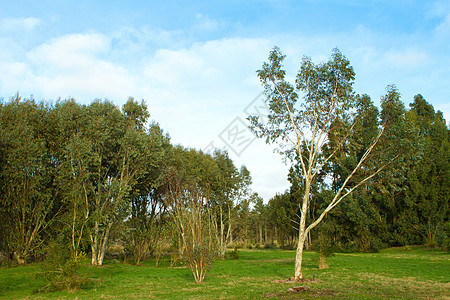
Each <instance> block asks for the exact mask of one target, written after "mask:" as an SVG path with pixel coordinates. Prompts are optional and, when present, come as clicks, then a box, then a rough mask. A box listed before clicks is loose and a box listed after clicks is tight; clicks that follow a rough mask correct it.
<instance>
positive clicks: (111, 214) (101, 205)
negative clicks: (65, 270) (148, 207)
mask: <svg viewBox="0 0 450 300" xmlns="http://www.w3.org/2000/svg"><path fill="white" fill-rule="evenodd" d="M57 109H58V110H59V112H58V115H59V117H60V122H61V127H60V129H61V134H63V135H65V139H64V140H65V145H64V151H63V153H64V156H63V158H64V159H63V163H62V167H61V178H60V185H61V186H62V188H63V189H64V191H65V197H66V201H67V203H68V207H70V220H71V221H70V228H71V236H72V238H71V244H72V248H73V251H74V253H75V254H77V253H78V250H79V246H80V242H81V241H83V240H84V237H85V236H87V237H88V243H89V245H90V247H91V251H92V264H93V265H102V263H103V259H104V255H105V252H106V247H107V245H108V241H109V236H110V232H111V228H112V227H113V225H115V224H117V223H118V222H120V221H122V220H123V219H124V218H125V217H127V216H128V214H129V208H130V197H129V192H130V190H131V187H132V185H133V184H135V183H136V180H137V178H139V177H140V176H141V174H143V173H144V172H145V171H146V167H148V166H149V164H150V162H151V161H153V160H156V158H155V156H158V153H156V152H158V151H159V150H155V149H154V148H153V147H152V146H154V144H152V142H153V141H152V138H153V137H152V136H151V135H149V134H147V132H146V131H145V126H144V125H145V123H146V121H147V118H148V112H147V108H146V106H145V104H144V103H141V104H139V103H137V102H135V101H134V99H129V101H128V102H127V103H126V104H125V106H124V110H123V112H122V111H120V109H119V108H118V107H116V106H115V105H113V104H112V103H111V102H108V101H99V100H97V101H94V102H92V103H91V104H90V105H89V106H84V105H79V104H77V103H75V101H73V100H69V101H66V102H63V103H60V104H59V105H57Z"/></svg>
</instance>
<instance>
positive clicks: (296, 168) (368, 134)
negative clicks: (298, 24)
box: [0, 51, 450, 282]
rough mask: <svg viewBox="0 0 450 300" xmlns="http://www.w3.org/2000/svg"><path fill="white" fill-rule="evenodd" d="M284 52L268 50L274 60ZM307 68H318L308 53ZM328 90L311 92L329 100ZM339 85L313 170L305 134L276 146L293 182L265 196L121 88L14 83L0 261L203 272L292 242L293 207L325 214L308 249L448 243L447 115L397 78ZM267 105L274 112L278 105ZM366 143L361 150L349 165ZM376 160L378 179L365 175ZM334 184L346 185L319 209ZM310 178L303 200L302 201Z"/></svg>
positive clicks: (2, 142)
mask: <svg viewBox="0 0 450 300" xmlns="http://www.w3.org/2000/svg"><path fill="white" fill-rule="evenodd" d="M272 54H277V53H276V51H274V52H272ZM280 57H281V56H280ZM280 57H278V58H274V57H272V58H271V59H272V65H271V66H272V68H273V67H274V66H275V67H276V66H277V64H276V63H277V62H279V61H277V59H278V60H282V59H280ZM333 59H334V60H331V62H330V64H324V65H320V66H317V68H316V69H314V70H315V71H317V70H319V71H321V72H322V71H323V72H325V73H326V72H328V71H329V70H330V69H331V68H333V67H336V65H337V64H336V65H333V64H332V62H336V60H339V59H341V62H342V60H344V58H342V57H341V56H339V53H335V56H334V57H333ZM344 62H345V61H344ZM266 66H269V65H266ZM304 66H310V67H311V68H314V66H312V65H311V64H308V61H304ZM269 67H270V66H269ZM305 68H306V67H305ZM327 68H328V69H327ZM314 70H313V71H314ZM269 71H270V70H269V69H264V68H263V69H262V70H261V71H259V77H260V79H261V81H262V82H263V81H264V80H267V78H269V79H271V80H272V79H273V74H272V75H270V74H269V73H267V72H269ZM272 71H274V69H272ZM275 71H277V70H275ZM275 71H274V72H275ZM278 71H280V70H278ZM278 71H277V72H278ZM310 71H311V70H310ZM319 71H317V72H319ZM350 71H352V70H350V69H348V72H350ZM264 72H266V73H264ZM280 72H281V71H280ZM325 73H324V74H325ZM279 74H281V73H278V75H277V76H279ZM299 74H300V75H302V74H303V75H304V74H306V73H299ZM308 74H309V73H308ZM326 74H331V73H326ZM333 74H334V73H333ZM349 74H350V75H349V78H350V79H352V77H353V76H354V74H353V75H352V74H351V73H349ZM300 75H299V77H298V78H301V76H300ZM264 76H266V77H264ZM305 76H306V75H305ZM308 76H309V75H308ZM330 76H331V75H330ZM277 78H278V79H277V80H278V81H277V84H278V83H280V82H282V83H283V84H284V81H283V79H282V78H281V77H280V76H279V77H277ZM316 79H317V78H316ZM350 79H349V80H350ZM299 80H300V79H299ZM310 80H311V78H307V80H306V81H308V82H310ZM317 80H319V81H320V80H322V81H323V80H326V78H325V77H320V76H319V77H318V79H317ZM306 81H305V82H306ZM263 84H264V82H263ZM283 84H279V85H275V88H274V89H273V90H272V91H270V90H269V89H268V86H265V90H266V93H267V94H268V97H269V94H270V93H272V94H271V95H272V96H273V97H275V98H276V97H279V96H280V95H281V94H289V93H290V92H292V90H290V89H289V86H288V85H283ZM299 86H300V88H299V89H301V88H302V86H301V84H299ZM279 87H282V88H283V89H284V90H282V91H281V90H279V89H278V88H279ZM346 88H347V87H346ZM348 88H349V89H351V85H349V87H348ZM325 92H326V91H325V90H320V91H318V92H317V93H316V95H321V96H322V97H323V98H326V97H327V96H326V95H325V94H324V93H325ZM347 92H348V95H349V96H348V99H347V98H346V101H347V102H346V104H345V105H346V106H345V105H344V104H342V105H344V106H342V107H345V109H346V111H347V112H350V114H348V115H345V116H344V115H343V114H342V115H339V116H337V118H336V119H335V120H334V121H333V122H334V123H331V125H330V127H327V128H333V130H331V129H330V130H329V131H327V132H328V135H327V139H326V141H325V142H323V143H321V144H320V149H318V150H316V151H317V152H316V153H317V157H316V159H317V161H318V162H319V164H320V169H318V172H317V173H316V174H315V179H314V180H313V181H311V182H308V185H307V186H306V185H305V184H306V183H305V180H304V175H305V170H306V169H304V167H303V166H302V165H304V162H305V161H311V160H308V158H307V155H309V153H311V151H312V150H311V149H312V148H310V147H309V146H308V144H307V143H304V142H301V143H300V144H299V145H298V146H299V148H301V149H303V152H302V151H301V150H299V151H297V152H295V151H291V150H290V149H288V150H285V149H286V148H282V149H280V152H282V153H284V155H285V156H286V157H287V158H288V160H287V161H289V162H290V169H289V176H288V178H287V180H288V181H289V182H290V188H289V189H288V190H286V191H280V192H279V193H278V194H276V195H274V196H273V197H272V198H271V199H270V200H269V201H268V202H264V201H263V199H262V198H261V197H260V196H258V194H257V191H252V190H251V188H250V185H251V182H252V178H251V174H250V172H249V170H248V169H247V168H246V167H245V166H236V165H235V164H234V162H233V161H232V159H231V158H230V157H229V155H228V153H227V151H226V150H220V149H218V150H216V151H215V152H214V153H212V154H208V153H204V152H202V151H200V150H196V149H191V148H186V147H183V146H182V145H173V144H172V143H171V140H170V136H169V134H168V133H167V132H165V131H164V130H163V129H162V128H161V127H160V125H159V124H158V123H157V122H156V121H151V119H150V113H151V108H148V107H147V106H146V104H145V102H144V101H136V100H135V99H133V98H129V99H128V101H127V102H126V104H124V105H123V107H118V106H116V105H114V104H113V103H112V102H110V101H107V100H95V101H93V102H92V103H91V104H89V105H84V104H80V103H78V102H77V101H76V99H67V100H59V101H56V102H45V101H36V100H34V99H33V98H30V99H25V98H22V97H21V96H20V95H19V94H17V95H16V96H13V97H12V98H10V99H7V100H2V101H1V102H0V195H1V196H0V197H1V198H0V219H1V220H2V221H1V222H0V253H1V254H0V262H1V264H2V265H16V264H18V265H22V264H28V263H31V262H34V261H43V260H46V259H49V257H51V255H59V260H60V261H61V262H62V263H64V262H67V261H71V262H74V263H76V262H77V261H79V260H80V259H85V258H86V257H89V259H90V261H91V264H92V265H102V264H103V262H104V260H105V259H110V258H114V259H120V260H125V261H127V262H131V263H134V264H140V263H142V262H143V261H145V260H147V259H149V258H152V259H156V264H157V263H158V259H159V258H161V257H167V256H169V257H170V261H171V264H173V265H174V266H176V265H177V264H178V263H180V262H183V263H185V264H186V265H187V266H188V268H189V269H190V270H191V271H192V273H193V274H194V279H195V281H196V282H201V281H203V279H204V278H205V275H206V272H207V270H208V269H209V268H210V267H211V266H212V263H213V261H214V260H215V259H225V258H226V257H227V254H229V253H227V249H235V250H236V249H238V248H250V249H251V248H260V249H267V248H282V249H295V248H296V247H297V244H298V242H299V222H300V221H299V219H300V218H301V216H303V217H304V219H305V222H306V224H310V223H311V222H313V221H314V220H316V219H318V218H319V217H320V221H321V222H319V223H318V224H317V228H315V229H314V230H310V231H307V234H306V236H305V240H304V247H305V249H306V250H311V249H312V250H316V251H318V252H319V253H328V252H377V251H380V250H382V249H385V248H388V247H396V246H406V245H427V246H428V247H431V248H437V247H439V248H442V249H446V250H447V251H449V250H450V240H449V238H450V222H449V207H448V200H449V195H450V191H449V188H450V182H449V178H450V166H449V158H450V155H449V154H450V151H449V150H450V149H449V145H450V144H449V141H450V130H449V127H448V126H447V124H446V120H445V119H444V117H443V114H442V112H440V111H435V109H434V107H433V105H432V104H430V102H428V101H427V100H426V99H424V97H422V96H421V95H420V94H417V95H416V96H415V97H414V99H412V101H411V104H410V105H409V108H407V107H406V106H405V104H404V103H403V101H402V99H401V95H400V92H399V91H398V90H397V88H396V87H395V86H394V85H391V86H388V87H387V89H386V96H383V97H382V98H381V99H380V108H377V107H376V106H375V105H374V103H373V101H372V100H371V99H370V97H369V96H368V95H356V94H355V93H354V92H353V90H349V91H347ZM275 98H270V97H269V98H268V99H275ZM294 98H295V97H290V98H289V99H294ZM330 99H333V96H331V98H330ZM407 100H408V101H409V100H410V99H407ZM273 103H275V102H271V103H270V104H271V106H270V108H271V111H272V112H273V113H274V116H275V115H277V114H278V116H279V114H280V113H281V110H280V108H279V107H277V106H276V105H275V104H273ZM286 103H287V102H286ZM287 107H288V110H289V107H290V106H289V105H287ZM292 107H293V106H292ZM292 107H291V108H292ZM324 107H325V106H324ZM322 109H324V108H322ZM305 111H308V110H305ZM289 114H291V112H290V110H289ZM350 115H351V117H349V116H350ZM249 120H250V121H251V123H252V125H253V129H254V131H255V133H256V134H257V135H258V136H260V137H263V136H264V135H265V134H266V135H268V134H269V135H271V136H269V137H268V140H271V139H272V141H275V140H276V139H277V138H278V137H279V136H280V135H282V134H283V132H287V131H288V130H289V128H288V127H287V125H283V123H281V122H278V121H277V120H276V119H275V117H274V119H271V120H272V121H273V122H272V123H271V125H272V126H275V125H276V126H278V127H277V128H275V127H271V129H270V130H266V131H264V130H263V129H264V126H262V124H260V123H258V120H257V119H255V118H252V117H251V116H250V117H249ZM316 121H317V118H316ZM338 121H339V122H340V123H337V122H338ZM274 124H275V125H274ZM258 126H259V127H258ZM283 126H284V127H283ZM294 127H295V126H294ZM294 127H292V128H291V129H293V130H295V129H296V128H294ZM258 128H259V129H258ZM265 128H267V127H265ZM275 129H276V130H275ZM381 129H383V130H381ZM258 130H260V131H258ZM261 130H262V131H261ZM280 130H281V131H282V132H280ZM349 130H350V131H351V133H352V134H351V135H349V134H347V132H348V131H349ZM380 130H381V132H382V133H383V134H382V135H381V134H380V135H379V136H378V133H379V132H380ZM343 138H345V142H343V143H341V142H340V141H341V139H343ZM374 139H375V140H376V143H375V144H373V147H372V146H371V145H372V141H373V140H374ZM369 148H370V150H371V153H370V154H371V156H370V159H368V160H367V161H365V165H364V167H362V168H360V170H359V171H358V172H352V170H354V169H355V170H356V168H355V166H359V164H358V162H359V161H360V160H361V158H365V154H364V153H367V149H369ZM283 151H284V152H283ZM330 153H332V154H333V155H329V154H330ZM392 158H395V159H392ZM379 166H383V168H378V167H379ZM372 170H376V174H375V176H367V175H366V174H367V173H370V172H371V171H372ZM349 174H351V175H352V176H349ZM347 178H348V180H347ZM365 178H367V180H366V179H365ZM344 181H345V184H344V185H343V182H344ZM361 181H364V184H362V185H361V186H359V184H358V182H361ZM341 186H342V187H344V186H345V188H343V189H342V190H343V191H346V190H350V189H351V193H348V195H347V194H346V197H345V199H343V200H342V201H341V202H340V200H339V201H338V202H340V203H339V204H338V205H335V207H334V204H333V207H332V208H333V209H332V210H330V211H328V210H327V211H326V212H325V213H324V211H325V210H326V209H327V206H328V204H329V203H330V201H333V200H332V199H333V197H335V195H336V194H339V193H341V191H340V187H341ZM352 187H355V189H354V190H353V189H352ZM356 187H357V188H356ZM305 189H307V191H308V205H307V206H305V211H302V209H303V207H302V206H301V201H300V200H299V199H301V198H302V197H303V195H304V194H305ZM333 203H334V202H333ZM336 204H337V203H336ZM305 212H306V213H305ZM322 214H323V217H322V216H321V215H322ZM302 247H303V244H302ZM61 262H60V263H61Z"/></svg>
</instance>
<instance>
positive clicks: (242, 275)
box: [0, 247, 450, 299]
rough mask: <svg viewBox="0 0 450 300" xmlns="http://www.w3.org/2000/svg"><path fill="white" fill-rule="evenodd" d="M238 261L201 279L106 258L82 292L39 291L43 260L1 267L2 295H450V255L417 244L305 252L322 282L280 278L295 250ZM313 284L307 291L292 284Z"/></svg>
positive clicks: (248, 253)
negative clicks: (295, 290)
mask: <svg viewBox="0 0 450 300" xmlns="http://www.w3.org/2000/svg"><path fill="white" fill-rule="evenodd" d="M239 255H240V259H239V260H225V261H220V260H219V261H216V262H215V265H214V267H213V269H212V270H211V271H210V272H209V273H208V275H207V278H206V280H205V282H204V283H202V284H195V283H194V280H193V276H192V274H191V273H190V271H189V270H188V269H187V268H183V267H180V268H170V267H169V261H168V260H163V261H162V262H161V263H160V267H159V268H155V267H154V263H153V262H152V261H148V262H145V263H144V264H143V265H142V266H134V265H127V264H123V263H120V262H114V261H106V263H105V265H104V266H102V267H93V266H89V265H88V262H87V264H86V266H84V267H83V270H82V272H84V273H85V274H87V275H88V276H89V277H90V278H91V279H92V281H91V283H90V284H89V285H88V286H85V287H84V288H83V289H81V290H79V291H76V292H67V291H61V292H52V293H39V294H36V293H33V291H35V290H36V289H38V288H39V287H41V286H43V285H44V282H43V279H42V278H40V277H36V276H35V274H36V272H37V271H38V270H39V265H38V264H32V265H27V266H21V267H15V268H1V269H0V298H1V299H67V298H77V299H98V298H107V299H142V298H158V299H261V298H267V297H276V298H283V299H298V298H302V299H342V298H344V299H450V255H449V254H448V253H444V252H441V251H437V250H426V249H424V248H423V247H414V248H411V249H410V250H409V251H404V249H402V248H400V249H388V250H385V251H382V252H380V253H373V254H367V253H350V254H346V253H338V254H336V255H335V256H333V257H331V258H330V259H329V260H328V264H329V266H330V268H328V269H324V270H320V269H318V267H317V254H316V253H314V252H306V254H305V263H304V269H305V276H306V277H307V278H312V277H313V276H314V275H315V278H316V281H312V282H304V283H293V282H286V283H280V282H279V281H281V280H284V279H287V278H289V277H291V276H292V275H293V265H294V251H283V250H241V251H240V252H239ZM296 285H307V286H309V288H310V291H308V292H302V293H301V294H291V293H289V292H288V291H287V289H288V288H290V287H293V286H296Z"/></svg>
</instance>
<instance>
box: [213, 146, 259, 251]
mask: <svg viewBox="0 0 450 300" xmlns="http://www.w3.org/2000/svg"><path fill="white" fill-rule="evenodd" d="M213 159H214V161H215V163H216V165H217V175H216V180H215V181H214V183H213V184H212V189H213V191H212V192H213V197H212V199H211V202H212V203H211V206H212V207H213V209H214V212H215V216H216V218H217V220H216V222H215V224H217V241H218V248H219V256H220V258H221V259H225V251H226V248H227V245H228V243H229V241H230V239H232V234H233V230H234V229H235V227H236V216H237V208H238V205H239V203H240V202H241V201H244V199H245V197H246V196H248V193H249V190H248V189H249V186H250V184H251V176H250V172H249V171H248V169H247V168H246V167H245V166H242V167H241V168H240V169H239V170H238V169H237V168H236V167H235V165H234V164H233V161H232V160H231V158H230V157H229V156H228V153H227V152H225V151H215V152H214V154H213Z"/></svg>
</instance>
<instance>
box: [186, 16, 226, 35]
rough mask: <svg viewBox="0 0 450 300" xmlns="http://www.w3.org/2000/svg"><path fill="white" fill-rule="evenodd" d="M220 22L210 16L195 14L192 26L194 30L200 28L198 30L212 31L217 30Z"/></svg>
mask: <svg viewBox="0 0 450 300" xmlns="http://www.w3.org/2000/svg"><path fill="white" fill-rule="evenodd" d="M220 26H221V24H220V23H219V22H218V21H216V20H214V19H212V18H210V17H209V16H206V15H202V14H197V15H196V16H195V23H194V26H193V29H194V30H200V31H214V30H217V29H218V28H219V27H220Z"/></svg>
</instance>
